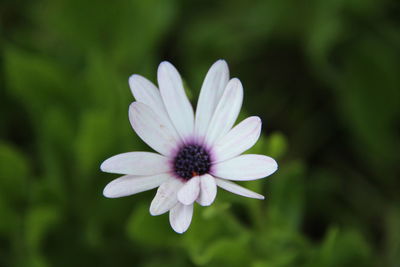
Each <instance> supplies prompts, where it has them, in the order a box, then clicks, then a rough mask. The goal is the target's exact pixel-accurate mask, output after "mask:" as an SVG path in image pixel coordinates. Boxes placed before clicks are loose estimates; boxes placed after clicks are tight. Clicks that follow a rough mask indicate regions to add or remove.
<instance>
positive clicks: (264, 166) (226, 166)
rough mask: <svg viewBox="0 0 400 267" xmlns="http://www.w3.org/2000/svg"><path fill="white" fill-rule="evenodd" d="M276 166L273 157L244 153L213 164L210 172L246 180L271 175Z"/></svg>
mask: <svg viewBox="0 0 400 267" xmlns="http://www.w3.org/2000/svg"><path fill="white" fill-rule="evenodd" d="M277 168H278V165H277V163H276V161H275V160H274V159H273V158H270V157H267V156H264V155H256V154H246V155H241V156H238V157H235V158H233V159H229V160H227V161H223V162H220V163H217V164H215V165H213V169H212V172H211V174H213V175H214V176H217V177H220V178H224V179H228V180H236V181H247V180H255V179H259V178H263V177H266V176H268V175H271V174H272V173H274V172H275V171H276V170H277Z"/></svg>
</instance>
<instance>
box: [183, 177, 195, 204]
mask: <svg viewBox="0 0 400 267" xmlns="http://www.w3.org/2000/svg"><path fill="white" fill-rule="evenodd" d="M199 193H200V177H199V176H195V177H193V178H192V179H190V180H189V181H187V182H186V183H185V184H184V186H182V188H181V189H180V190H179V191H178V200H179V202H181V203H182V204H184V205H190V204H193V202H194V201H195V200H196V199H197V197H198V196H199Z"/></svg>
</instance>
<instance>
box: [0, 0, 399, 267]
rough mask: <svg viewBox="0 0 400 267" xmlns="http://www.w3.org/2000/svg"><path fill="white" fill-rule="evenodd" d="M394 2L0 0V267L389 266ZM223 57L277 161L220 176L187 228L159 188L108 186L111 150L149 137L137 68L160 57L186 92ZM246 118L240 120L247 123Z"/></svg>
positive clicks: (261, 145)
mask: <svg viewBox="0 0 400 267" xmlns="http://www.w3.org/2000/svg"><path fill="white" fill-rule="evenodd" d="M399 8H400V6H399V4H398V3H397V2H394V1H372V0H367V1H360V0H351V1H344V0H327V1H310V2H307V3H305V2H301V1H294V0H286V1H280V0H270V1H263V0H256V1H250V2H249V1H226V0H223V1H215V2H212V1H191V2H187V1H179V0H172V1H161V0H122V1H112V2H110V1H105V0H100V1H78V0H72V1H71V0H57V1H54V0H34V1H26V0H22V1H3V2H1V3H0V29H1V30H0V34H1V35H0V37H1V39H0V41H1V43H0V44H1V45H0V55H1V56H0V66H1V67H0V74H1V75H0V266H17V267H19V266H21V267H22V266H24V267H25V266H38V267H39V266H40V267H46V266H68V267H69V266H130V265H138V266H146V267H150V266H151V267H152V266H254V267H269V266H271V267H276V266H278V267H279V266H304V267H314V266H332V267H333V266H340V267H342V266H393V267H395V266H398V264H399V262H400V256H399V255H400V245H399V244H400V227H399V225H400V210H399V208H398V207H399V206H400V197H399V194H398V188H400V181H399V179H398V177H399V167H398V162H399V161H400V154H399V153H398V152H399V151H400V141H399V119H400V102H399V100H400V90H399V88H400V76H399V70H400V49H399V48H400V31H399V27H398V26H399V18H398V16H396V14H397V13H398V11H399ZM218 58H224V59H226V60H227V62H228V63H229V66H230V68H231V76H232V77H239V78H240V79H241V80H242V82H243V85H244V88H245V100H244V111H243V112H242V115H243V114H250V115H258V116H260V117H261V118H262V119H263V134H262V136H261V137H260V140H259V141H258V143H257V144H256V145H255V146H254V147H253V148H252V149H250V150H249V151H248V153H260V154H266V155H269V156H271V157H273V158H275V159H277V160H278V163H279V170H278V171H277V173H276V174H274V175H272V176H271V177H268V178H267V179H261V180H256V181H251V182H246V183H243V185H244V186H246V187H247V188H249V189H252V190H254V191H256V192H259V193H262V194H264V195H265V196H266V200H265V201H259V200H254V199H245V198H242V197H239V196H236V195H233V194H230V193H229V192H226V191H224V190H222V189H219V191H218V196H217V199H216V201H215V203H214V204H213V205H212V206H210V207H200V206H196V207H195V212H194V217H193V221H192V225H191V227H190V228H189V230H188V231H187V232H186V233H185V234H184V235H178V234H176V233H175V232H173V231H172V229H170V227H169V225H168V216H166V215H163V216H158V217H152V216H150V214H149V212H148V208H149V204H150V201H151V198H152V197H153V195H154V192H147V193H142V194H140V195H135V196H132V197H127V198H122V199H105V198H104V197H103V196H102V190H103V188H104V186H105V185H106V184H107V183H108V182H109V181H110V180H111V179H113V178H116V176H114V175H109V174H104V173H101V172H100V170H99V166H100V163H101V162H102V161H103V160H104V159H106V158H107V157H109V156H111V155H114V154H117V153H122V152H127V151H135V150H147V149H149V148H147V147H146V146H145V145H144V143H143V142H142V141H141V140H139V138H138V137H137V136H136V135H135V134H134V133H133V131H132V129H131V128H130V125H129V122H128V115H127V110H128V105H129V104H130V103H131V102H132V101H133V97H132V96H131V93H130V91H129V87H128V84H127V80H128V77H129V75H131V74H132V73H138V74H142V75H144V76H146V77H149V78H150V79H151V80H153V81H155V80H156V78H155V77H156V67H157V64H158V63H159V62H160V61H162V60H170V61H172V63H173V64H175V65H176V66H177V68H178V69H179V70H181V74H182V76H183V78H184V82H185V88H186V90H187V92H188V94H189V96H190V99H191V101H192V102H193V103H195V101H196V97H197V93H198V91H199V89H200V87H201V83H202V79H203V78H204V75H205V73H206V71H207V68H208V67H209V66H210V65H211V64H212V63H213V62H214V61H215V60H217V59H218ZM244 117H245V116H243V117H242V118H244Z"/></svg>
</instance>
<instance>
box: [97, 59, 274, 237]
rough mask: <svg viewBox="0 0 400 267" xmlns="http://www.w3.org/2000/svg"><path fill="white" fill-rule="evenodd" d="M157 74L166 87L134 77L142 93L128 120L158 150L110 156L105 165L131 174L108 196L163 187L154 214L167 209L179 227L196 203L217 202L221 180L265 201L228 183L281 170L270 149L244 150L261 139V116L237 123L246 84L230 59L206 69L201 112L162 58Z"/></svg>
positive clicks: (232, 188)
mask: <svg viewBox="0 0 400 267" xmlns="http://www.w3.org/2000/svg"><path fill="white" fill-rule="evenodd" d="M157 76H158V84H159V87H160V90H158V89H157V87H156V86H154V85H153V84H152V83H151V82H150V81H148V80H147V79H145V78H144V77H142V76H139V75H132V76H131V77H130V78H129V85H130V88H131V91H132V93H133V95H134V97H135V99H136V102H133V103H132V104H131V105H130V107H129V120H130V122H131V125H132V127H133V129H134V130H135V132H136V133H137V134H138V135H139V136H140V138H142V139H143V141H144V142H146V143H147V144H148V145H149V146H150V147H151V148H153V149H154V150H155V151H157V152H158V153H159V154H157V153H152V152H128V153H123V154H119V155H116V156H113V157H111V158H109V159H107V160H106V161H104V162H103V163H102V165H101V170H102V171H104V172H109V173H118V174H125V175H124V176H122V177H120V178H118V179H115V180H113V181H112V182H110V183H109V184H108V185H107V186H106V187H105V188H104V192H103V194H104V196H106V197H109V198H116V197H123V196H128V195H132V194H136V193H139V192H143V191H146V190H150V189H153V188H156V187H158V190H157V193H156V196H155V197H154V199H153V201H152V202H151V205H150V214H151V215H160V214H163V213H166V212H167V211H169V220H170V223H171V226H172V228H173V229H174V230H175V231H176V232H177V233H183V232H185V231H186V230H187V229H188V227H189V225H190V222H191V220H192V215H193V204H194V202H197V203H199V204H200V205H202V206H208V205H211V204H212V203H213V201H214V199H215V197H216V194H217V186H219V187H221V188H223V189H225V190H227V191H230V192H232V193H235V194H238V195H241V196H245V197H250V198H257V199H264V197H263V196H262V195H260V194H257V193H255V192H252V191H250V190H248V189H246V188H244V187H241V186H239V185H237V184H235V183H233V182H231V181H229V180H233V181H247V180H255V179H259V178H263V177H266V176H268V175H270V174H272V173H273V172H275V171H276V170H277V163H276V161H275V160H274V159H272V158H270V157H267V156H264V155H255V154H244V155H240V154H241V153H243V152H244V151H246V150H247V149H249V148H250V147H252V146H253V145H254V144H255V143H256V141H257V140H258V138H259V136H260V132H261V120H260V118H259V117H255V116H254V117H249V118H247V119H245V120H243V121H242V122H240V123H239V124H238V125H236V126H235V127H233V125H234V123H235V121H236V119H237V117H238V114H239V111H240V108H241V105H242V100H243V87H242V84H241V82H240V81H239V80H238V79H237V78H233V79H231V80H229V70H228V65H227V64H226V62H225V61H224V60H219V61H217V62H216V63H214V65H213V66H212V67H211V68H210V70H209V71H208V73H207V75H206V78H205V80H204V82H203V85H202V88H201V92H200V96H199V100H198V103H197V111H196V115H195V114H194V112H193V108H192V105H191V104H190V102H189V100H188V98H187V96H186V94H185V90H184V88H183V84H182V79H181V77H180V75H179V73H178V71H177V70H176V69H175V67H174V66H172V65H171V64H170V63H169V62H162V63H161V64H160V66H159V67H158V73H157ZM232 127H233V128H232Z"/></svg>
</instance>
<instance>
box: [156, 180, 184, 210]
mask: <svg viewBox="0 0 400 267" xmlns="http://www.w3.org/2000/svg"><path fill="white" fill-rule="evenodd" d="M182 185H183V183H182V182H181V181H180V180H179V179H176V178H173V177H171V178H170V179H168V180H167V181H165V182H164V183H163V184H161V185H160V187H159V188H158V190H157V194H156V196H155V197H154V199H153V201H152V202H151V205H150V214H151V215H153V216H156V215H160V214H163V213H165V212H167V211H169V210H170V209H171V208H172V207H173V206H175V205H176V203H177V202H178V199H177V196H176V195H177V192H178V191H179V189H180V188H181V187H182Z"/></svg>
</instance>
